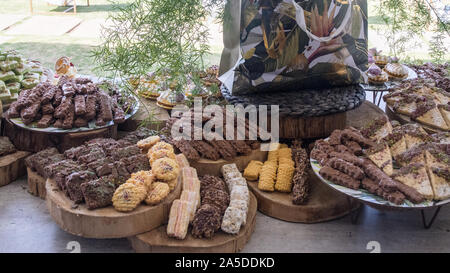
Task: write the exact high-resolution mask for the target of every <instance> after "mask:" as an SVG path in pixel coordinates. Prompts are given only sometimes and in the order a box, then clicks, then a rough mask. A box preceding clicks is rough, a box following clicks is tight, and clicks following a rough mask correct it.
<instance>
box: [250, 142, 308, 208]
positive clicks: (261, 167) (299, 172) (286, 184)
mask: <svg viewBox="0 0 450 273" xmlns="http://www.w3.org/2000/svg"><path fill="white" fill-rule="evenodd" d="M307 170H308V156H307V152H306V150H305V149H303V148H302V147H301V142H299V141H294V142H293V146H292V148H289V146H288V145H287V144H280V143H271V144H270V151H269V154H268V157H267V161H265V162H264V163H263V162H261V161H255V160H252V161H250V163H249V164H248V166H247V167H246V168H245V170H244V177H245V178H246V179H247V180H248V181H258V189H260V190H262V191H266V192H273V191H278V192H283V193H291V192H292V202H293V204H296V205H300V204H303V203H304V202H306V200H307V197H308V193H309V184H308V181H307V178H308V172H307Z"/></svg>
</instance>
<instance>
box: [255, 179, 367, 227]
mask: <svg viewBox="0 0 450 273" xmlns="http://www.w3.org/2000/svg"><path fill="white" fill-rule="evenodd" d="M308 182H309V184H310V195H309V199H308V201H307V202H306V203H305V204H304V205H294V204H292V194H288V193H282V192H264V191H261V190H259V189H258V182H250V181H249V182H247V184H248V186H249V188H250V189H251V190H252V192H253V193H254V194H255V196H256V198H257V199H258V210H259V211H260V212H261V213H263V214H265V215H267V216H270V217H273V218H276V219H280V220H284V221H288V222H294V223H305V224H313V223H319V222H325V221H329V220H333V219H337V218H340V217H343V216H345V215H347V214H348V213H350V212H351V211H353V210H355V209H357V208H358V207H359V204H358V203H356V202H350V201H349V199H348V198H347V197H346V196H345V195H344V194H340V193H337V192H335V191H333V190H332V189H330V188H329V187H327V186H325V185H323V183H322V182H321V181H319V180H318V178H317V177H315V175H314V174H313V173H312V172H310V173H309V180H308Z"/></svg>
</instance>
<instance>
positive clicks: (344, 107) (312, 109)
mask: <svg viewBox="0 0 450 273" xmlns="http://www.w3.org/2000/svg"><path fill="white" fill-rule="evenodd" d="M221 92H222V95H223V97H224V98H225V99H226V100H227V101H228V102H229V103H230V104H234V105H236V104H242V105H244V106H247V105H255V106H256V107H258V105H268V106H270V105H273V104H276V105H279V114H280V119H279V132H280V134H279V135H280V138H284V139H296V138H302V139H310V138H322V137H327V136H329V135H330V134H331V133H332V132H333V131H334V130H336V129H343V128H344V127H345V120H346V112H347V111H349V110H352V109H355V108H357V107H359V106H360V105H361V104H362V103H363V102H364V100H365V92H364V89H363V88H362V87H361V86H359V85H354V86H346V87H335V88H328V89H314V90H301V91H298V92H297V91H294V92H292V91H291V92H277V93H276V94H274V93H267V92H266V93H253V94H247V95H244V94H243V95H238V96H233V95H232V94H231V93H230V91H229V90H228V89H227V88H226V87H225V86H224V85H222V86H221ZM268 109H269V107H268ZM268 121H269V123H270V119H268ZM269 127H270V126H269Z"/></svg>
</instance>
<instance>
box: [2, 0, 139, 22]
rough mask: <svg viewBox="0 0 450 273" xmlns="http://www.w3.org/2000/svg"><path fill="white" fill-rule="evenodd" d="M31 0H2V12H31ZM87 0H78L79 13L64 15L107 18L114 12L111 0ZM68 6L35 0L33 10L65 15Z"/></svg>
mask: <svg viewBox="0 0 450 273" xmlns="http://www.w3.org/2000/svg"><path fill="white" fill-rule="evenodd" d="M131 1H132V0H119V1H117V2H118V3H119V5H125V4H126V3H129V2H131ZM29 3H30V2H29V0H0V14H27V15H28V14H30V4H29ZM86 3H87V2H86V0H77V15H73V11H69V12H67V13H66V14H64V15H67V16H77V17H79V18H82V19H92V18H106V17H107V15H108V12H113V11H114V9H113V5H112V4H111V2H110V1H109V0H90V3H91V5H90V6H89V7H88V6H87V5H86ZM67 8H68V7H58V6H54V5H48V4H47V2H45V0H33V12H34V13H37V14H40V13H45V15H55V16H58V15H63V11H64V10H66V9H67Z"/></svg>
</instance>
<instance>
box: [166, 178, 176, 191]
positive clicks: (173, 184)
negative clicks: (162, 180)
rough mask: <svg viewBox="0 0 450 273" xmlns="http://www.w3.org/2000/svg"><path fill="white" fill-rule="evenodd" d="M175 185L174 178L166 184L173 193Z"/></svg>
mask: <svg viewBox="0 0 450 273" xmlns="http://www.w3.org/2000/svg"><path fill="white" fill-rule="evenodd" d="M177 184H178V177H177V178H175V179H174V180H170V181H168V182H167V185H169V188H170V191H173V190H174V189H175V188H176V187H177Z"/></svg>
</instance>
